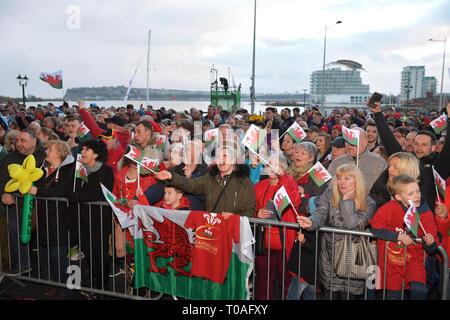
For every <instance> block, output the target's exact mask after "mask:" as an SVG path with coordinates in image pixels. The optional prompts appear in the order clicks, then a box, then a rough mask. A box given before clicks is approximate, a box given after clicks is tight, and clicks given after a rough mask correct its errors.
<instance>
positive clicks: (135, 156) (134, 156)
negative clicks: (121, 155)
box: [125, 145, 144, 164]
mask: <svg viewBox="0 0 450 320" xmlns="http://www.w3.org/2000/svg"><path fill="white" fill-rule="evenodd" d="M129 147H130V151H128V153H127V154H126V155H125V157H127V158H129V159H131V160H133V161H134V162H137V163H139V164H140V163H141V162H142V159H143V158H144V152H142V149H141V148H139V147H135V146H132V145H129Z"/></svg>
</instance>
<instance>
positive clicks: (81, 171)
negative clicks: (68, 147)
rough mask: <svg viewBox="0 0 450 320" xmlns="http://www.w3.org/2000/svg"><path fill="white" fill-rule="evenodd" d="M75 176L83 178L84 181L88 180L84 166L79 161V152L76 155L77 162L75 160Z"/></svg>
mask: <svg viewBox="0 0 450 320" xmlns="http://www.w3.org/2000/svg"><path fill="white" fill-rule="evenodd" d="M75 176H76V177H77V178H79V179H81V180H83V181H84V182H86V183H87V182H88V175H87V171H86V168H85V167H84V165H83V164H82V163H81V154H78V155H77V162H76V166H75Z"/></svg>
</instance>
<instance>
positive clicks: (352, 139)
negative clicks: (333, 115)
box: [342, 126, 359, 146]
mask: <svg viewBox="0 0 450 320" xmlns="http://www.w3.org/2000/svg"><path fill="white" fill-rule="evenodd" d="M342 135H343V137H344V139H345V141H347V142H348V143H350V144H351V145H353V146H357V145H359V130H354V129H349V128H347V127H346V126H342Z"/></svg>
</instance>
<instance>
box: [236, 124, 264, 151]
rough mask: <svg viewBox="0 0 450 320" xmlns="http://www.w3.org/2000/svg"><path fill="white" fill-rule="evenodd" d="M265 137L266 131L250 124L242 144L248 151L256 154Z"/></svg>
mask: <svg viewBox="0 0 450 320" xmlns="http://www.w3.org/2000/svg"><path fill="white" fill-rule="evenodd" d="M266 135H267V131H266V130H264V129H259V128H258V127H257V126H255V125H254V124H252V125H250V128H248V130H247V132H246V133H245V135H244V138H242V144H243V145H244V146H246V147H247V148H249V149H250V150H252V151H254V152H256V151H257V150H258V149H259V147H261V145H262V143H263V141H264V139H265V137H266Z"/></svg>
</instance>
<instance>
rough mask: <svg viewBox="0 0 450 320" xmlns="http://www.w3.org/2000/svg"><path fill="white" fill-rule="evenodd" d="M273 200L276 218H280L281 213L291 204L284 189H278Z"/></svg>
mask: <svg viewBox="0 0 450 320" xmlns="http://www.w3.org/2000/svg"><path fill="white" fill-rule="evenodd" d="M273 199H274V200H273V203H274V204H275V208H276V209H277V212H278V216H279V217H280V218H281V213H282V212H283V210H284V209H286V207H287V206H288V205H290V204H291V199H290V198H289V195H288V193H287V191H286V188H285V187H284V186H282V187H281V188H280V189H278V191H277V192H276V193H275V195H274V197H273Z"/></svg>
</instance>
